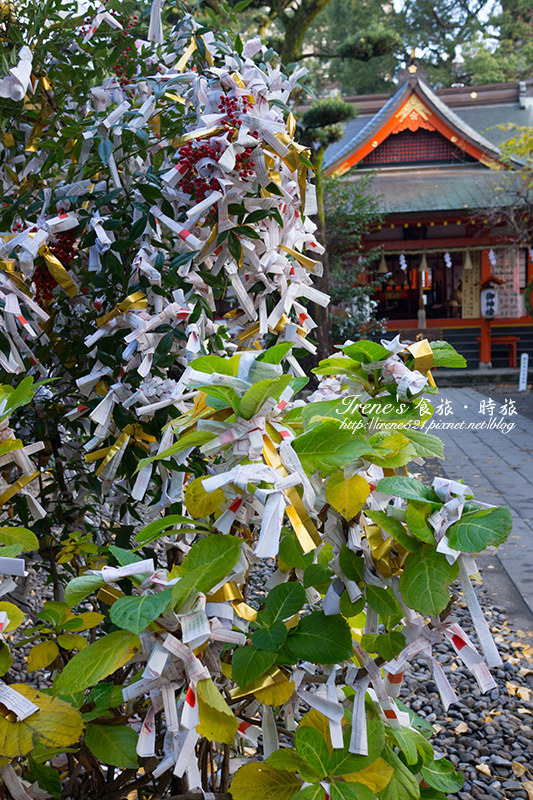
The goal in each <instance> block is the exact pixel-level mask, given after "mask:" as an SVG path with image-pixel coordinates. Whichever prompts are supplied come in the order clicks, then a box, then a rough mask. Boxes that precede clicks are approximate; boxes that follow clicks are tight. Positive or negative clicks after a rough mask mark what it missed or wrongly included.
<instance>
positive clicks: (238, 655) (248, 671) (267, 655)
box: [231, 644, 276, 686]
mask: <svg viewBox="0 0 533 800" xmlns="http://www.w3.org/2000/svg"><path fill="white" fill-rule="evenodd" d="M275 660H276V653H275V652H273V651H271V650H259V649H258V648H257V647H255V646H254V645H253V644H247V645H245V646H244V647H238V648H237V649H236V650H235V652H234V653H233V658H232V662H231V677H232V678H233V680H234V681H235V683H238V684H239V686H247V685H248V684H249V683H253V681H255V680H256V679H257V678H259V677H261V675H264V673H265V672H266V671H267V669H270V667H271V666H272V665H273V664H274V661H275Z"/></svg>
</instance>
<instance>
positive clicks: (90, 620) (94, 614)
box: [76, 611, 104, 631]
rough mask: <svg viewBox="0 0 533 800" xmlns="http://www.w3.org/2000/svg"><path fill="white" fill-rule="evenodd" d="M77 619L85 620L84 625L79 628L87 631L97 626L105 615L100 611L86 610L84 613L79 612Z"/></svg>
mask: <svg viewBox="0 0 533 800" xmlns="http://www.w3.org/2000/svg"><path fill="white" fill-rule="evenodd" d="M76 619H81V620H83V627H82V628H79V629H78V630H80V631H86V630H89V628H95V627H96V626H97V625H98V624H99V623H100V622H101V621H102V620H103V619H104V615H103V614H99V613H98V611H85V612H84V613H83V614H78V615H77V617H76Z"/></svg>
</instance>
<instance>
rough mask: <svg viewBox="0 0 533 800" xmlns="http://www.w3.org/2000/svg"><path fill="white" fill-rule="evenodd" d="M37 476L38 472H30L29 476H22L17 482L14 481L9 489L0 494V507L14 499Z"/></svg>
mask: <svg viewBox="0 0 533 800" xmlns="http://www.w3.org/2000/svg"><path fill="white" fill-rule="evenodd" d="M38 475H39V470H35V472H32V474H31V475H23V476H22V477H21V478H19V479H18V481H15V483H14V484H12V485H11V486H10V487H9V489H6V490H5V492H2V494H0V506H3V505H4V503H7V502H8V500H11V498H12V497H14V496H15V495H16V494H17V492H20V490H21V489H24V487H25V486H27V485H28V484H29V483H31V482H32V481H34V480H35V478H37V476H38Z"/></svg>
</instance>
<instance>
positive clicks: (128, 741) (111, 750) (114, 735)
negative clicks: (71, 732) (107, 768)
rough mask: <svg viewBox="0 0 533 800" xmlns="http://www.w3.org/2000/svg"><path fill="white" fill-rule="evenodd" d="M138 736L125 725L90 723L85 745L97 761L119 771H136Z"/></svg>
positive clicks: (137, 764)
mask: <svg viewBox="0 0 533 800" xmlns="http://www.w3.org/2000/svg"><path fill="white" fill-rule="evenodd" d="M137 739H138V734H137V733H136V732H135V731H134V730H133V728H129V727H128V726H127V725H96V724H95V723H94V722H90V723H89V724H88V725H87V729H86V731H85V744H86V745H87V747H88V748H89V750H90V751H91V752H92V754H93V755H94V756H96V758H97V759H98V761H100V762H102V764H110V765H111V766H113V767H120V769H137V767H138V766H139V763H138V761H137V752H136V747H137Z"/></svg>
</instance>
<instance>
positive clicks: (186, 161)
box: [179, 95, 258, 202]
mask: <svg viewBox="0 0 533 800" xmlns="http://www.w3.org/2000/svg"><path fill="white" fill-rule="evenodd" d="M248 108H251V103H249V102H248V100H246V98H244V97H242V98H234V97H228V96H227V95H223V96H222V97H221V99H220V102H219V105H218V109H219V111H220V112H221V113H223V114H225V116H226V119H225V121H224V122H223V123H222V127H223V128H224V130H225V131H227V132H228V133H230V138H231V134H235V133H236V131H237V129H238V128H240V126H241V125H242V120H241V119H240V115H241V114H242V113H244V112H245V111H247V110H248ZM252 136H253V137H254V138H256V139H257V138H258V134H257V132H255V131H254V132H253V133H252ZM252 151H253V148H252V147H247V148H245V150H244V151H243V152H242V153H238V154H237V155H236V157H235V170H236V171H237V172H238V174H239V178H241V180H246V179H247V178H249V177H251V176H252V175H253V174H254V171H253V167H255V161H251V160H250V156H251V154H252ZM219 155H220V146H219V145H215V144H212V143H210V142H199V141H193V142H189V143H187V144H186V145H184V146H183V147H182V148H181V149H180V161H179V166H180V172H181V173H182V177H181V178H180V181H179V188H180V189H181V191H182V192H185V193H186V194H189V195H190V196H191V197H192V199H193V200H196V201H198V202H199V201H200V200H204V199H205V198H206V197H207V196H208V194H209V193H210V192H212V191H215V190H217V189H218V188H219V186H218V181H217V180H216V178H213V177H210V176H209V173H210V172H211V171H212V170H213V169H214V165H212V164H207V165H205V166H204V167H203V171H204V173H205V172H207V174H203V175H200V174H199V173H198V170H197V164H198V162H200V161H201V160H202V159H205V158H210V159H213V160H216V159H217V157H218V156H219Z"/></svg>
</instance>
